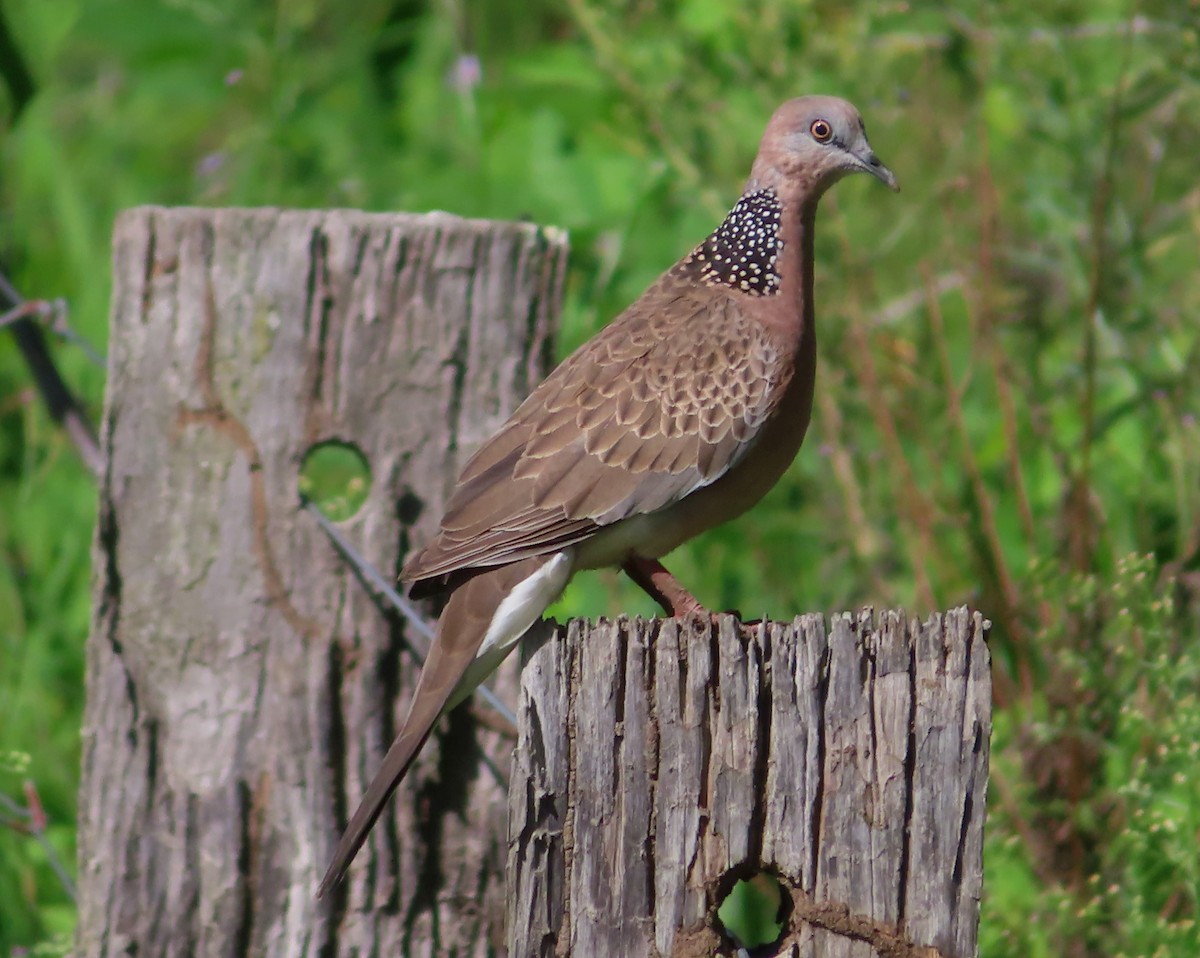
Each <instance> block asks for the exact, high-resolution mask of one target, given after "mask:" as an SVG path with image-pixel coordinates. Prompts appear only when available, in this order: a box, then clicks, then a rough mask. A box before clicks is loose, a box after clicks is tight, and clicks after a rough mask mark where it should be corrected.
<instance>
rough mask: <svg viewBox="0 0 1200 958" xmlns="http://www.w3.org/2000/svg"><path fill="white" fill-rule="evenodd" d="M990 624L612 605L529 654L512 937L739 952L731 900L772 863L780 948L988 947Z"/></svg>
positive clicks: (549, 951)
mask: <svg viewBox="0 0 1200 958" xmlns="http://www.w3.org/2000/svg"><path fill="white" fill-rule="evenodd" d="M986 628H987V624H986V623H985V622H984V620H983V619H982V618H981V617H980V616H979V614H978V613H969V612H968V611H967V610H966V609H956V610H954V611H952V612H948V613H945V614H943V615H935V616H931V617H930V618H929V620H928V621H926V622H924V623H919V622H916V621H910V620H908V619H907V618H906V617H904V616H903V615H901V614H898V613H895V612H885V613H882V614H881V615H879V616H878V617H876V616H874V615H873V614H872V613H871V612H870V611H869V610H867V611H864V612H862V613H860V614H859V615H857V616H851V615H839V616H835V617H833V619H832V621H831V623H829V625H828V627H827V625H826V622H825V620H824V618H823V617H821V616H818V615H806V616H801V617H799V618H797V619H796V620H795V621H794V622H792V623H777V622H771V623H767V624H765V625H755V626H740V625H739V624H738V623H737V621H736V620H735V619H733V618H731V617H729V616H723V617H721V618H720V619H719V624H718V625H716V626H714V625H713V624H712V623H711V622H709V621H708V620H706V619H694V620H691V621H687V622H682V623H681V622H677V621H675V620H666V621H652V622H644V621H641V620H634V621H627V620H624V619H621V620H617V621H616V622H600V623H598V624H595V625H591V624H588V623H585V622H572V623H570V625H569V627H568V628H567V629H565V630H560V631H559V632H558V633H557V634H556V635H555V636H554V637H553V638H551V639H550V640H549V641H547V642H546V643H545V644H544V645H543V646H542V647H541V648H540V649H536V650H533V649H529V650H527V653H526V657H527V659H528V664H527V666H526V667H525V670H524V673H523V677H522V690H521V704H520V712H519V720H520V735H519V739H518V748H517V760H516V764H515V765H514V769H513V782H512V786H511V787H510V790H509V801H510V807H509V859H508V869H509V882H510V886H509V887H510V895H509V905H508V908H509V923H510V924H509V935H510V938H509V940H510V954H511V955H512V956H513V958H523V956H532V955H539V956H540V955H572V956H578V958H585V956H593V955H621V956H623V958H642V956H647V958H649V956H667V955H670V956H677V958H683V956H701V955H713V954H715V953H717V951H718V949H721V948H724V949H725V950H724V951H722V952H721V953H724V954H729V953H731V951H730V950H729V947H730V946H729V944H728V942H723V940H722V938H721V936H720V934H719V932H718V930H717V927H716V925H717V923H716V920H715V908H716V905H717V904H718V900H719V898H720V894H721V892H722V891H723V890H724V889H725V888H727V887H728V885H729V884H730V883H731V881H732V879H733V877H734V876H735V875H736V874H737V872H738V870H740V869H744V870H760V869H763V868H766V869H768V870H771V871H774V872H775V873H777V874H778V875H779V876H780V878H781V880H782V881H783V883H784V887H785V889H786V890H787V893H788V895H789V898H790V911H791V913H790V916H789V918H788V921H787V924H786V926H785V931H784V934H783V938H782V940H781V942H780V943H779V946H778V948H777V949H776V951H775V952H774V953H776V954H780V955H788V956H794V958H801V956H804V958H860V956H861V958H867V956H877V955H886V956H889V958H910V956H911V958H917V956H931V955H941V956H944V958H973V956H974V955H975V954H976V940H977V931H978V923H979V898H980V892H981V889H982V881H983V877H982V875H983V863H982V848H983V823H984V802H985V798H986V785H987V763H988V739H989V735H990V730H991V699H990V678H989V671H988V669H989V665H988V653H987V648H986V645H985V641H984V639H985V632H986Z"/></svg>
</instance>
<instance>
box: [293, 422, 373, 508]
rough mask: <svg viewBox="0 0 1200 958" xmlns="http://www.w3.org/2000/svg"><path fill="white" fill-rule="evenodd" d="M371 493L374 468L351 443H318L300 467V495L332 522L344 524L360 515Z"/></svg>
mask: <svg viewBox="0 0 1200 958" xmlns="http://www.w3.org/2000/svg"><path fill="white" fill-rule="evenodd" d="M370 491H371V467H370V466H369V465H368V464H367V459H366V456H364V455H363V454H362V452H360V451H359V449H358V447H357V446H354V445H352V444H350V443H347V442H338V441H336V440H333V441H330V442H321V443H318V444H317V445H315V446H313V447H312V448H311V449H310V450H308V452H307V453H306V454H305V456H304V462H302V463H301V464H300V494H301V495H302V496H304V497H305V498H306V499H308V500H309V501H310V502H312V503H313V504H314V505H316V507H317V508H318V509H320V510H321V511H322V512H323V513H325V516H326V518H328V519H330V520H331V521H333V522H344V521H345V520H347V519H349V518H350V517H351V516H353V515H354V514H355V513H356V512H358V510H359V509H360V508H362V504H363V503H364V502H366V501H367V493H368V492H370Z"/></svg>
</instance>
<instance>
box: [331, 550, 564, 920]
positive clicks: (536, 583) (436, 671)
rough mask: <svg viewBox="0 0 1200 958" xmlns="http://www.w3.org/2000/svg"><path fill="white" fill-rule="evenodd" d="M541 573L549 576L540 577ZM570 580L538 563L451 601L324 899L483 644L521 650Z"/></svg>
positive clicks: (471, 583)
mask: <svg viewBox="0 0 1200 958" xmlns="http://www.w3.org/2000/svg"><path fill="white" fill-rule="evenodd" d="M543 570H544V571H545V572H546V573H548V574H543V575H539V572H542V571H543ZM569 575H570V559H569V557H568V556H567V555H566V554H564V553H558V554H557V555H554V556H537V557H535V558H532V559H525V560H523V561H521V562H514V563H512V564H511V565H507V566H501V567H500V568H497V569H490V570H488V571H487V572H483V573H480V574H479V575H477V576H475V577H474V578H471V579H468V580H467V581H466V582H465V583H463V585H461V586H460V587H459V588H458V589H456V590H455V591H454V593H453V594H452V595H451V596H450V600H449V601H448V602H447V603H446V608H445V610H444V611H443V612H442V616H441V618H440V619H439V620H438V628H437V635H436V636H435V637H434V640H433V645H432V647H431V648H430V650H429V658H428V659H427V660H426V662H425V668H424V669H423V670H422V671H421V677H420V679H419V680H418V681H417V688H416V691H415V692H414V693H413V699H412V704H411V705H410V706H409V709H408V716H407V717H406V718H405V720H404V725H403V727H402V728H401V730H400V734H399V735H397V736H396V740H395V741H394V742H393V743H392V746H391V748H389V749H388V752H387V755H386V756H384V759H383V764H382V765H381V766H380V768H379V771H378V772H377V773H376V774H375V778H374V779H373V780H372V781H371V784H370V786H369V787H368V788H367V791H366V794H365V795H363V797H362V801H361V802H359V805H358V808H357V809H356V810H355V812H354V815H353V816H352V817H351V819H350V824H349V825H347V826H346V831H345V833H344V834H343V835H342V837H341V840H340V841H339V842H338V845H337V848H336V849H335V850H334V853H333V859H332V861H330V863H329V868H328V870H327V871H326V872H325V877H324V878H323V879H322V880H321V885H320V888H318V890H317V897H318V898H323V897H324V896H325V895H326V894H328V893H329V891H330V889H332V888H333V887H334V885H336V884H337V883H338V882H339V881H340V880H341V879H342V876H343V875H345V873H346V869H347V868H349V867H350V863H351V862H352V861H353V860H354V856H355V855H357V854H358V850H359V849H360V848H361V847H362V845H363V842H365V841H366V839H367V834H368V833H369V832H370V831H371V827H372V826H373V825H374V824H375V821H376V820H377V819H378V818H379V815H380V813H381V812H382V811H383V808H384V806H385V805H386V804H387V800H388V798H389V797H390V796H391V794H392V792H394V791H395V790H396V787H397V786H398V785H399V784H400V782H401V780H402V779H403V778H404V776H405V774H406V773H407V772H408V769H409V767H410V766H411V765H412V763H413V760H414V759H415V758H416V757H417V753H418V752H419V751H420V750H421V746H422V745H424V744H425V740H426V739H427V738H429V733H430V732H431V731H432V730H433V724H434V722H436V721H437V719H438V716H440V715H441V714H442V712H443V711H444V710H445V709H446V707H447V705H448V704H452V703H453V702H455V701H457V700H458V699H460V698H461V697H462V695H461V693H462V691H463V690H462V689H460V688H459V687H460V684H461V683H462V680H463V678H464V676H467V675H468V670H470V668H471V665H472V663H473V662H474V661H475V656H476V654H477V653H478V652H479V650H480V647H481V646H482V645H484V643H485V640H486V641H487V644H488V645H489V646H495V645H496V644H497V643H502V644H505V645H507V646H508V647H511V646H512V645H513V644H515V641H516V640H517V639H518V638H520V636H521V635H522V634H523V633H524V632H525V630H526V629H527V628H528V627H529V626H530V625H532V624H533V622H534V621H536V620H537V618H538V617H539V616H540V615H541V613H542V611H543V610H544V609H545V607H546V606H547V605H549V604H550V602H552V601H553V600H554V598H556V597H557V595H558V593H559V592H561V591H562V588H563V586H564V585H565V584H566V580H567V578H568V577H569ZM527 583H532V584H533V586H532V587H531V586H530V585H528V584H527ZM526 592H527V593H531V595H530V598H532V601H524V602H521V603H518V604H519V606H520V608H519V609H517V610H516V611H517V612H518V614H517V615H513V614H511V612H509V613H507V614H506V609H509V608H510V606H511V605H512V603H511V602H506V600H507V599H510V597H513V596H520V595H522V594H523V593H526ZM551 593H552V594H551ZM501 633H514V634H511V635H509V634H501ZM501 658H502V656H501ZM496 664H497V665H498V664H499V660H498V659H497V660H496ZM469 677H470V678H471V679H472V681H473V682H474V684H478V682H479V681H480V680H481V679H482V678H484V676H482V675H476V674H474V670H473V671H472V673H471V675H470V676H469ZM456 692H458V693H459V694H458V695H456Z"/></svg>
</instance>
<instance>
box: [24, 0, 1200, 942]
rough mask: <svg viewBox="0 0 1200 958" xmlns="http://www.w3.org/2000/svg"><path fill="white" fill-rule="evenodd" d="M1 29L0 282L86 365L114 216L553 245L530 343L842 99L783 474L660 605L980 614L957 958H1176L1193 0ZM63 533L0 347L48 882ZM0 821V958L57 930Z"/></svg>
mask: <svg viewBox="0 0 1200 958" xmlns="http://www.w3.org/2000/svg"><path fill="white" fill-rule="evenodd" d="M0 9H2V10H3V14H4V17H5V20H6V21H7V30H8V32H9V35H10V37H11V39H12V40H13V41H14V42H15V44H16V46H17V49H19V51H20V53H21V56H22V57H23V59H24V61H25V62H26V65H27V66H28V68H29V71H30V74H31V75H32V78H33V81H34V85H35V90H34V96H33V98H32V99H31V100H30V101H29V102H28V103H27V104H26V105H25V106H24V109H23V111H21V112H20V113H19V114H18V111H17V106H18V101H17V99H16V98H15V97H14V95H13V92H12V90H11V88H9V89H3V90H0V136H2V137H3V139H2V142H0V154H2V161H0V163H2V165H0V177H2V179H0V259H2V261H3V264H4V268H5V271H6V272H7V274H8V275H9V276H10V278H12V279H13V280H14V281H15V282H16V284H17V285H18V287H19V288H20V289H21V291H22V292H23V293H24V294H25V295H26V296H29V297H57V296H62V297H65V298H66V299H67V300H68V301H69V303H70V309H71V320H72V323H73V324H74V326H75V328H76V329H77V330H79V331H80V332H81V333H82V334H83V335H85V336H86V337H88V338H89V339H90V340H92V341H93V342H95V343H97V344H100V345H102V344H103V343H104V342H105V339H106V311H107V305H108V297H109V283H110V279H109V233H110V229H111V226H112V221H113V217H114V214H115V213H116V211H117V210H119V209H121V208H123V207H127V206H131V205H135V204H141V203H161V204H210V205H284V206H303V207H329V206H354V207H362V208H365V209H371V210H393V209H395V210H428V209H435V208H436V209H444V210H450V211H452V212H456V213H462V214H466V215H469V216H476V217H500V218H511V217H529V218H532V219H533V220H536V221H538V222H542V223H547V224H555V225H558V226H563V227H566V228H567V229H568V230H569V231H570V235H571V243H572V261H571V271H570V278H569V285H568V290H567V301H566V308H565V311H564V315H563V332H562V337H561V339H562V341H561V344H560V351H561V352H564V353H565V351H566V350H568V349H569V348H571V347H572V346H574V345H575V344H577V343H579V342H581V341H582V340H583V339H584V338H585V337H586V336H588V335H589V334H591V333H592V332H593V331H595V330H596V329H597V328H598V327H599V326H600V325H602V324H603V323H604V322H605V321H606V320H608V319H609V318H610V317H612V316H613V315H614V314H615V313H616V312H617V311H619V310H620V309H621V308H622V307H623V306H624V305H625V304H627V303H628V302H629V301H630V300H632V299H633V298H634V297H636V296H637V295H638V294H639V293H640V292H641V291H642V289H643V288H644V287H645V286H646V285H647V284H648V283H649V282H650V281H651V280H652V279H653V278H654V276H655V275H656V274H657V273H658V272H659V271H661V270H662V269H663V268H665V267H666V266H668V265H670V263H671V262H673V261H674V260H675V259H676V258H677V257H678V256H679V255H680V254H682V253H684V252H686V251H687V250H688V249H689V248H690V247H691V246H692V245H693V244H694V243H695V242H696V241H697V240H699V239H700V238H702V237H703V236H704V235H705V234H706V233H707V232H708V231H709V230H710V229H711V228H712V227H713V226H714V225H715V224H716V222H718V221H719V219H720V217H721V216H722V214H723V212H724V211H725V210H726V209H727V208H728V207H729V205H731V203H732V201H733V200H734V199H735V197H736V196H737V194H738V192H739V189H740V182H741V179H742V178H743V177H744V176H745V173H746V171H747V170H748V167H749V163H750V160H751V158H752V156H753V153H754V148H755V144H756V142H757V138H758V136H759V134H760V133H761V130H762V127H763V124H764V123H765V121H766V119H767V117H768V115H769V114H770V112H771V110H772V109H773V108H774V106H775V105H776V104H777V103H778V102H779V101H781V100H782V99H784V98H787V97H790V96H794V95H797V94H799V93H804V92H828V93H836V94H840V95H843V96H846V97H848V98H850V99H852V100H853V101H855V102H856V103H857V104H858V106H859V107H860V108H861V109H862V111H863V113H864V115H865V117H866V120H867V125H868V129H869V131H870V134H871V138H872V142H873V144H874V146H875V148H876V151H877V152H878V153H879V155H880V156H881V157H882V158H883V160H884V161H885V162H887V163H888V164H889V165H890V166H891V167H892V169H894V170H895V171H896V173H897V175H898V176H899V178H900V181H901V184H902V187H903V192H902V193H900V194H899V195H898V196H895V195H892V194H890V193H888V192H887V191H886V190H884V189H882V188H881V187H880V186H879V184H878V183H875V182H873V181H870V180H868V179H867V178H866V177H859V178H855V179H852V180H850V181H848V182H846V183H845V184H843V185H841V186H839V187H838V188H837V190H836V191H835V192H834V193H833V194H831V195H830V196H829V197H827V198H826V200H825V201H824V203H823V207H822V213H821V217H820V223H819V235H818V242H817V255H818V273H817V294H818V316H819V326H820V335H821V349H822V357H821V363H822V365H821V369H820V384H819V390H820V399H819V402H818V406H817V409H816V411H815V414H814V422H813V427H812V431H811V433H810V436H809V439H808V442H807V444H806V447H805V449H804V450H803V451H802V453H801V455H800V458H799V461H798V462H797V464H796V466H795V467H794V468H793V469H792V471H791V472H790V473H789V475H788V476H787V477H786V479H785V480H784V481H783V482H782V483H781V484H780V486H779V487H778V488H777V489H775V490H774V491H773V492H772V493H771V494H770V495H769V497H768V498H767V500H766V501H765V502H764V503H763V504H762V505H761V506H760V507H759V508H758V509H756V510H755V511H754V512H753V513H752V514H751V515H750V516H748V517H746V518H745V519H744V520H742V521H740V522H738V523H736V524H734V525H733V526H731V527H729V528H727V529H722V530H720V531H718V532H714V533H711V534H709V535H707V536H705V537H703V538H702V539H701V540H700V541H698V542H696V543H694V544H692V545H691V546H689V547H688V548H686V549H684V550H681V551H680V554H679V555H677V556H676V557H675V559H674V562H673V565H674V567H675V571H676V572H677V574H679V575H680V577H681V578H683V579H684V580H685V581H687V582H689V583H690V584H692V585H693V586H694V589H695V591H696V592H697V594H698V595H699V596H700V597H701V598H702V599H703V600H704V601H705V602H706V603H707V604H709V605H710V606H712V607H716V608H727V607H736V608H739V609H741V610H743V611H744V612H745V613H746V614H747V615H752V616H757V615H759V614H761V613H763V612H764V611H765V612H767V613H768V614H770V615H771V616H772V617H775V618H785V617H788V616H790V615H792V614H793V613H796V612H799V611H802V610H826V611H832V610H838V609H843V608H856V607H858V606H860V605H863V604H872V605H875V606H877V607H885V606H904V607H906V608H908V609H911V610H912V611H913V612H915V613H917V614H919V615H922V616H924V615H925V614H927V613H928V612H929V611H931V610H934V609H941V608H947V607H950V606H952V605H955V604H958V603H964V602H965V603H969V604H971V605H972V606H975V607H978V608H980V609H982V610H983V611H984V612H985V613H986V614H987V615H988V616H989V617H990V618H991V619H992V621H993V622H994V623H995V628H994V631H993V634H992V651H993V656H994V665H995V688H996V696H997V711H996V729H995V735H994V740H993V774H992V780H991V786H990V792H989V803H990V818H989V822H988V834H987V858H986V876H987V887H986V898H985V900H984V903H983V931H982V941H983V954H984V955H986V956H989V958H991V956H1008V955H1011V956H1021V958H1038V956H1059V955H1065V956H1093V955H1095V956H1102V955H1103V956H1108V955H1128V956H1132V955H1155V956H1159V955H1161V956H1175V955H1179V956H1192V955H1197V954H1200V927H1198V926H1197V923H1196V921H1197V918H1198V917H1200V916H1198V914H1197V907H1198V895H1200V854H1198V852H1197V847H1198V844H1200V761H1198V749H1200V744H1198V743H1200V701H1198V697H1197V696H1198V691H1200V648H1198V643H1197V639H1198V637H1200V627H1198V611H1197V608H1198V605H1200V601H1198V597H1200V422H1198V418H1197V417H1198V416H1200V389H1198V387H1197V383H1198V381H1200V380H1198V377H1200V332H1198V320H1200V252H1198V250H1200V186H1198V178H1197V172H1196V171H1197V168H1198V167H1197V162H1198V157H1200V40H1198V37H1197V28H1196V24H1197V21H1198V19H1200V7H1198V6H1197V3H1196V2H1195V0H1174V2H1162V3H1156V4H1144V5H1136V4H1134V3H1130V2H1121V0H1087V2H1084V0H1078V2H1063V0H1044V2H1041V3H1038V4H1028V3H1025V2H1021V0H983V2H967V0H955V2H951V3H948V4H943V5H938V8H937V9H936V10H935V9H933V6H932V5H929V6H928V7H926V6H924V5H919V4H909V3H906V2H888V0H883V2H870V3H867V2H859V3H848V2H830V0H822V2H816V0H808V2H805V0H749V2H720V0H679V2H663V3H655V2H650V0H628V2H624V3H615V2H601V0H563V2H553V3H552V2H548V0H531V2H528V3H516V2H515V0H514V2H512V3H486V4H485V3H483V2H476V3H474V4H470V3H465V2H455V0H439V2H424V0H360V2H357V3H353V4H346V3H336V2H333V0H290V2H282V0H280V2H277V3H267V2H262V0H259V2H242V3H232V2H227V0H121V2H117V0H86V2H85V0H16V2H3V3H2V5H0ZM5 56H9V55H8V54H5ZM476 58H477V59H476ZM14 64H15V61H13V60H11V58H10V59H9V60H8V61H7V62H6V63H5V64H4V72H5V74H6V75H7V76H8V77H10V78H11V76H12V75H14V74H13V72H12V70H11V69H10V68H11V67H13V66H14ZM54 348H55V355H56V358H57V360H58V362H59V363H60V365H61V368H62V370H63V372H64V375H65V376H66V377H67V378H68V380H69V381H70V382H71V383H72V384H73V385H74V386H75V387H76V388H77V389H78V390H79V392H80V393H81V395H82V396H83V397H84V398H85V400H86V402H87V404H88V406H89V408H90V410H91V412H92V414H93V416H97V415H98V413H99V408H100V403H101V398H102V390H103V379H104V376H103V370H101V369H99V368H98V367H96V366H94V365H92V364H90V363H89V361H88V360H87V358H86V356H85V355H84V354H83V353H82V352H81V351H80V350H79V349H78V348H75V347H72V346H69V345H63V344H57V345H55V347H54ZM93 520H94V486H93V482H92V480H91V478H90V477H89V475H88V474H87V473H86V471H85V470H84V468H83V467H82V466H81V465H80V463H79V462H78V460H77V459H76V457H75V456H74V454H73V451H72V449H71V447H70V445H69V443H68V442H67V440H66V438H65V437H64V435H63V434H62V433H61V432H60V431H59V430H58V429H57V428H56V427H55V426H54V425H53V424H52V423H51V422H50V421H49V419H48V417H47V415H46V413H45V411H44V409H43V408H42V407H41V406H40V404H39V402H38V400H37V398H36V395H35V392H34V390H33V388H32V380H31V379H30V376H29V374H28V372H27V370H26V368H25V367H24V365H23V363H22V361H21V359H20V356H19V355H18V353H17V351H16V349H15V346H14V343H13V342H12V337H11V336H9V335H7V333H0V797H4V798H7V799H8V800H9V801H10V802H12V803H16V804H17V805H20V806H24V805H25V804H26V795H25V792H24V790H23V789H24V786H23V782H24V781H25V780H30V781H32V782H33V783H35V784H36V789H37V793H38V795H39V796H40V799H41V802H42V803H43V804H44V807H45V810H46V812H47V814H48V816H49V828H48V831H47V833H46V838H47V839H48V841H49V842H50V843H51V845H52V846H53V847H54V848H56V849H57V850H58V853H59V854H60V855H61V856H62V857H63V858H64V859H65V860H66V861H67V862H71V861H72V859H73V854H74V851H73V841H74V828H73V824H72V822H73V817H74V810H75V789H76V787H77V782H78V763H79V725H80V713H81V705H82V698H83V694H82V675H83V648H84V640H85V636H86V633H87V627H88V613H89V599H88V578H89V544H90V537H91V529H92V523H93ZM620 610H626V611H650V608H649V606H648V605H647V604H646V603H645V602H644V600H643V599H642V598H641V597H639V596H637V595H636V594H635V592H634V591H633V590H631V589H630V588H629V587H628V586H627V585H625V584H624V583H622V581H621V580H620V579H618V578H617V577H616V576H614V575H607V574H601V575H594V576H588V577H582V578H581V580H580V581H579V582H578V583H577V584H576V585H573V586H572V589H571V591H570V592H569V594H568V595H567V596H566V598H565V599H564V602H563V605H562V607H561V610H560V615H561V614H563V613H564V612H565V613H567V614H573V613H580V614H600V613H614V612H617V611H620ZM10 753H17V754H10ZM22 756H27V764H26V765H25V766H24V767H23V768H22V767H20V766H21V762H22ZM14 814H15V813H14V812H13V810H12V807H11V806H7V805H4V804H0V821H4V822H9V823H10V827H0V955H8V954H13V953H19V950H20V949H22V948H33V947H45V946H46V943H47V942H52V941H53V939H54V937H55V936H56V935H58V936H59V937H60V940H61V937H62V936H63V935H65V934H67V933H69V931H70V929H71V927H72V924H73V920H74V918H73V915H74V910H73V906H72V904H71V901H70V898H69V896H68V894H67V892H66V891H65V889H64V886H63V884H62V882H61V881H60V880H59V879H58V878H57V877H56V875H55V873H54V872H53V870H52V869H51V867H50V865H49V861H48V857H47V855H46V853H45V851H44V849H43V847H42V846H40V845H39V844H38V843H37V842H35V841H33V840H32V839H30V838H29V837H28V836H26V835H23V834H22V833H21V832H20V831H19V830H17V829H15V828H13V827H11V823H12V821H13V820H14V819H13V816H14Z"/></svg>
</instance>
